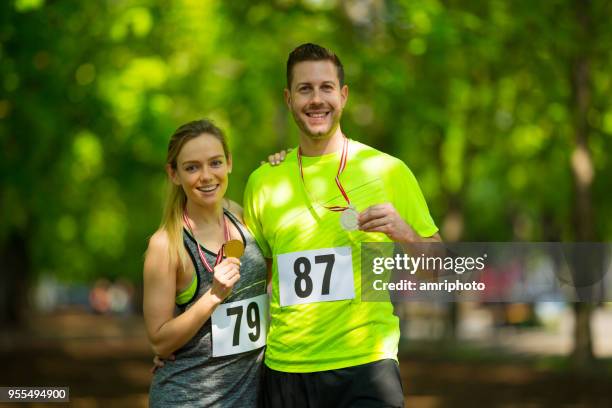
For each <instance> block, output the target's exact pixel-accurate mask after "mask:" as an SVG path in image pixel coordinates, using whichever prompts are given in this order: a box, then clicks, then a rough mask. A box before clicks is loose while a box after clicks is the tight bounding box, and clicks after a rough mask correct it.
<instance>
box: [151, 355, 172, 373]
mask: <svg viewBox="0 0 612 408" xmlns="http://www.w3.org/2000/svg"><path fill="white" fill-rule="evenodd" d="M174 360H176V357H174V354H171V355H170V356H168V358H167V359H166V360H162V359H161V358H159V356H155V357H154V358H153V367H152V368H151V373H152V374H154V373H155V371H157V370H158V369H160V368H162V367H163V366H164V364H165V363H164V361H174Z"/></svg>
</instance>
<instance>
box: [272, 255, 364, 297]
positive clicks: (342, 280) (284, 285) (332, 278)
mask: <svg viewBox="0 0 612 408" xmlns="http://www.w3.org/2000/svg"><path fill="white" fill-rule="evenodd" d="M277 263H278V281H279V290H280V305H281V306H291V305H297V304H304V303H314V302H329V301H333V300H346V299H353V298H355V284H354V282H353V258H352V255H351V247H338V248H324V249H315V250H311V251H301V252H289V253H286V254H281V255H278V257H277Z"/></svg>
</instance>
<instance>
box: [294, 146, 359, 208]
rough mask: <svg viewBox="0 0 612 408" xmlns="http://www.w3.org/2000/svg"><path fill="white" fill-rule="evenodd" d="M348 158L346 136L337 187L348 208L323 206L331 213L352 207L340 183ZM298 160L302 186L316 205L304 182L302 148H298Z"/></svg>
mask: <svg viewBox="0 0 612 408" xmlns="http://www.w3.org/2000/svg"><path fill="white" fill-rule="evenodd" d="M347 158H348V138H347V137H346V136H345V137H344V143H343V144H342V153H341V154H340V164H339V165H338V172H337V173H336V185H337V186H338V190H340V193H341V194H342V197H344V200H345V201H346V204H347V206H346V207H343V206H339V205H334V206H329V207H328V206H325V205H321V207H323V208H326V209H328V210H330V211H335V212H342V211H344V210H346V209H347V208H349V207H350V205H351V200H350V199H349V197H348V195H347V194H346V191H344V187H342V183H341V182H340V175H341V174H342V172H343V171H344V169H345V168H346V162H347ZM297 160H298V166H299V167H300V176H301V177H302V185H303V186H304V190H306V194H307V195H308V197H310V201H312V202H313V203H314V202H315V201H314V200H313V199H312V197H311V195H310V193H309V191H308V189H307V188H306V182H305V181H304V169H303V167H302V148H301V147H298V151H297Z"/></svg>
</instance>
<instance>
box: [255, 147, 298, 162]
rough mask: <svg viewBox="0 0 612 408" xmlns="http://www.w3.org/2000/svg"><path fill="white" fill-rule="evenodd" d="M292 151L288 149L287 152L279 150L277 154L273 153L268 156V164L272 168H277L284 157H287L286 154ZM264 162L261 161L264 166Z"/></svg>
mask: <svg viewBox="0 0 612 408" xmlns="http://www.w3.org/2000/svg"><path fill="white" fill-rule="evenodd" d="M291 150H293V149H291V148H289V149H287V150H281V151H280V152H278V153H274V154H271V155H269V156H268V163H270V164H271V165H272V166H278V165H279V164H281V163H282V162H284V161H285V157H286V156H287V154H288V153H289V152H290V151H291ZM265 163H266V162H265V161H262V162H261V164H265Z"/></svg>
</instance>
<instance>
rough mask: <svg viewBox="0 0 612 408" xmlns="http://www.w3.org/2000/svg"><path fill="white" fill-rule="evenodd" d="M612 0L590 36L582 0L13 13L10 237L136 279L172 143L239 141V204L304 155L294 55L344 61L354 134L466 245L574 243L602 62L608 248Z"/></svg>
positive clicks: (7, 77)
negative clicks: (578, 155)
mask: <svg viewBox="0 0 612 408" xmlns="http://www.w3.org/2000/svg"><path fill="white" fill-rule="evenodd" d="M610 7H611V6H610V5H609V3H608V2H606V1H603V0H601V1H595V0H593V1H591V2H590V3H589V9H588V10H587V12H588V15H589V16H590V19H591V20H590V27H591V29H590V31H589V32H588V33H584V32H582V31H581V29H580V24H579V21H578V17H577V12H576V9H575V7H574V6H573V5H572V3H569V2H567V1H560V0H559V1H547V2H536V3H533V2H522V1H518V2H505V1H501V0H496V1H476V0H471V1H461V2H458V1H448V2H439V1H436V0H419V1H412V0H411V1H407V0H398V1H391V2H381V1H365V2H350V1H314V0H311V1H306V0H304V1H297V0H277V1H252V2H223V1H207V2H188V1H177V2H164V1H155V0H148V1H147V0H141V1H130V2H127V1H126V2H115V1H103V2H76V1H63V2H44V1H34V0H27V1H26V0H19V1H14V2H4V4H3V5H2V6H0V8H1V13H0V14H1V16H2V17H0V22H1V26H0V78H1V80H0V149H1V151H2V156H3V159H2V162H1V163H0V170H1V173H0V183H1V184H0V245H4V243H5V242H6V240H7V237H8V236H9V234H11V233H13V232H15V231H18V232H19V233H20V234H22V235H23V236H25V237H26V238H27V240H28V246H29V248H30V256H31V260H32V265H33V268H34V270H35V272H37V273H54V274H56V275H58V276H60V277H62V278H63V279H66V280H72V281H89V280H91V279H94V278H95V277H98V276H105V277H109V278H114V277H117V276H124V277H128V278H130V279H132V280H136V281H137V280H139V279H140V274H141V264H142V253H143V251H144V249H145V247H146V240H147V237H148V236H149V235H150V234H151V233H152V232H153V231H154V230H155V228H156V226H157V224H158V222H159V218H160V211H161V202H162V196H163V193H164V179H165V175H164V172H163V161H164V157H165V149H166V143H167V139H168V137H169V135H170V134H171V132H172V131H173V130H174V129H175V128H176V127H177V126H178V125H180V124H182V123H184V122H186V121H189V120H192V119H195V118H200V117H209V118H212V119H214V120H215V121H216V122H217V123H218V124H219V125H220V126H221V127H222V128H223V129H224V130H225V131H226V133H227V134H228V135H229V137H230V145H231V148H232V151H233V154H234V169H235V171H234V173H233V174H232V179H231V183H230V189H229V193H228V194H229V196H230V197H231V198H232V199H234V200H236V201H239V202H240V201H242V188H243V186H244V184H245V182H246V179H247V177H248V175H249V173H250V172H251V171H252V170H253V169H254V168H256V166H257V165H258V163H259V161H260V160H261V159H263V158H265V157H266V156H267V155H268V154H269V153H271V152H274V151H276V150H279V149H281V148H284V147H287V146H292V145H295V144H296V143H297V138H296V127H295V125H294V124H293V120H292V118H291V117H290V115H289V114H288V112H287V110H286V108H285V106H284V101H283V97H282V90H283V87H284V85H285V61H286V57H287V54H288V52H289V51H290V50H291V49H293V48H294V47H295V46H296V45H298V44H300V43H302V42H318V43H321V44H323V45H326V46H328V47H330V48H332V49H334V50H335V51H336V52H337V54H338V55H339V56H340V57H341V58H342V60H343V62H344V64H345V69H346V79H347V83H348V84H349V87H350V98H349V103H348V105H347V108H346V110H345V114H344V118H343V129H344V131H345V133H346V134H347V135H349V136H350V137H352V138H355V139H357V140H361V141H363V142H365V143H368V144H371V145H374V146H376V147H378V148H380V149H381V150H383V151H386V152H389V153H391V154H394V155H396V156H398V157H400V158H402V159H403V160H405V161H406V162H407V163H408V165H409V166H410V167H411V168H412V170H413V171H414V172H415V174H416V175H417V178H418V179H419V180H420V182H421V186H422V188H423V190H424V193H425V196H426V197H427V198H428V202H429V204H430V207H431V210H432V213H433V215H434V218H435V219H436V220H437V222H438V224H439V225H440V226H443V225H445V217H446V216H447V215H448V214H449V213H451V212H452V211H459V212H460V213H461V214H462V218H463V225H464V227H463V231H462V233H461V238H462V239H463V240H513V239H523V240H551V239H558V240H571V239H573V235H572V234H573V232H572V228H571V224H570V218H571V212H572V202H573V194H574V190H573V180H572V173H571V167H570V161H571V154H572V149H573V146H574V132H575V122H574V115H575V112H574V111H573V104H572V96H573V92H574V91H573V89H572V85H571V77H570V72H571V69H572V64H573V63H574V61H575V60H576V59H577V58H587V59H588V60H589V67H590V73H591V77H592V81H591V83H590V92H591V96H592V106H591V108H590V112H589V136H590V142H589V148H590V151H591V154H592V158H593V163H594V164H593V165H594V171H595V179H594V184H593V190H592V194H593V203H594V207H595V215H596V216H595V220H596V221H595V222H596V232H597V237H598V238H599V239H601V240H609V239H610V238H611V237H612V217H609V216H608V215H609V211H610V210H609V208H610V207H611V206H610V196H609V194H608V190H609V187H608V184H609V183H607V181H606V180H609V179H610V177H611V176H612V174H610V173H611V166H610V159H609V158H608V155H607V152H609V151H610V144H611V142H612V105H611V104H610V98H609V95H610V91H611V89H610V88H611V87H612V75H611V74H610V72H611V70H610V63H611V62H612V54H611V51H610V50H612V46H611V45H612V34H611V32H610V30H608V29H607V28H606V27H607V24H608V22H607V18H606V17H605V16H609V15H610V11H611V10H610Z"/></svg>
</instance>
